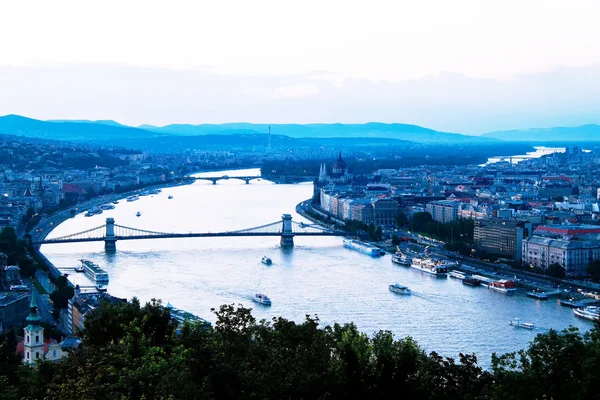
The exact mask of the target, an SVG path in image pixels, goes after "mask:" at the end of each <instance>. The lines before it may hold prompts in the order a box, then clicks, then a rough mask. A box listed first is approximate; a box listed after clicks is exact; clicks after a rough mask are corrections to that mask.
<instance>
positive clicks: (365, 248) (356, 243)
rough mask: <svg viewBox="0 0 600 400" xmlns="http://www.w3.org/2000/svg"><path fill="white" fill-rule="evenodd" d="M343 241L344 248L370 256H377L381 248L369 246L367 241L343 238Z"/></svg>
mask: <svg viewBox="0 0 600 400" xmlns="http://www.w3.org/2000/svg"><path fill="white" fill-rule="evenodd" d="M343 243H344V247H345V248H347V249H351V250H356V251H359V252H361V253H363V254H367V255H369V256H371V257H379V256H380V255H381V250H380V249H379V248H377V247H373V246H369V245H368V244H367V243H364V242H361V241H360V240H353V239H344V242H343Z"/></svg>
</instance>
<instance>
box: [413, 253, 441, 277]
mask: <svg viewBox="0 0 600 400" xmlns="http://www.w3.org/2000/svg"><path fill="white" fill-rule="evenodd" d="M448 265H449V263H448V262H446V261H442V260H435V261H434V260H433V259H431V258H429V257H425V258H419V257H415V258H413V262H412V264H411V265H410V266H411V268H414V269H417V270H419V271H423V272H427V273H428V274H432V275H435V276H439V277H443V278H445V277H447V276H448Z"/></svg>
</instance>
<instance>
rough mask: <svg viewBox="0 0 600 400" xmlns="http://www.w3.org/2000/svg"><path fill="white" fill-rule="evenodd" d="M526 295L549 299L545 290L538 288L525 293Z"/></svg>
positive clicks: (537, 298) (538, 298)
mask: <svg viewBox="0 0 600 400" xmlns="http://www.w3.org/2000/svg"><path fill="white" fill-rule="evenodd" d="M525 296H527V297H531V298H532V299H536V300H548V295H547V294H546V293H544V292H538V291H537V290H535V289H534V290H533V291H531V292H527V293H525Z"/></svg>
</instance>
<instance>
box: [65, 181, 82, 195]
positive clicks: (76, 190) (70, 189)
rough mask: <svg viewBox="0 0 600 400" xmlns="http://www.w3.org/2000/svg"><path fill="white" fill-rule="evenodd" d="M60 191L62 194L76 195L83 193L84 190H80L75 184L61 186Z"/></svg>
mask: <svg viewBox="0 0 600 400" xmlns="http://www.w3.org/2000/svg"><path fill="white" fill-rule="evenodd" d="M62 191H63V192H64V193H78V194H83V193H85V190H83V189H82V188H80V187H79V185H78V184H76V183H65V184H63V187H62Z"/></svg>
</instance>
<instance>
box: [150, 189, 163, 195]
mask: <svg viewBox="0 0 600 400" xmlns="http://www.w3.org/2000/svg"><path fill="white" fill-rule="evenodd" d="M160 192H162V190H160V189H152V190H150V192H149V193H150V194H159V193H160Z"/></svg>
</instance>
